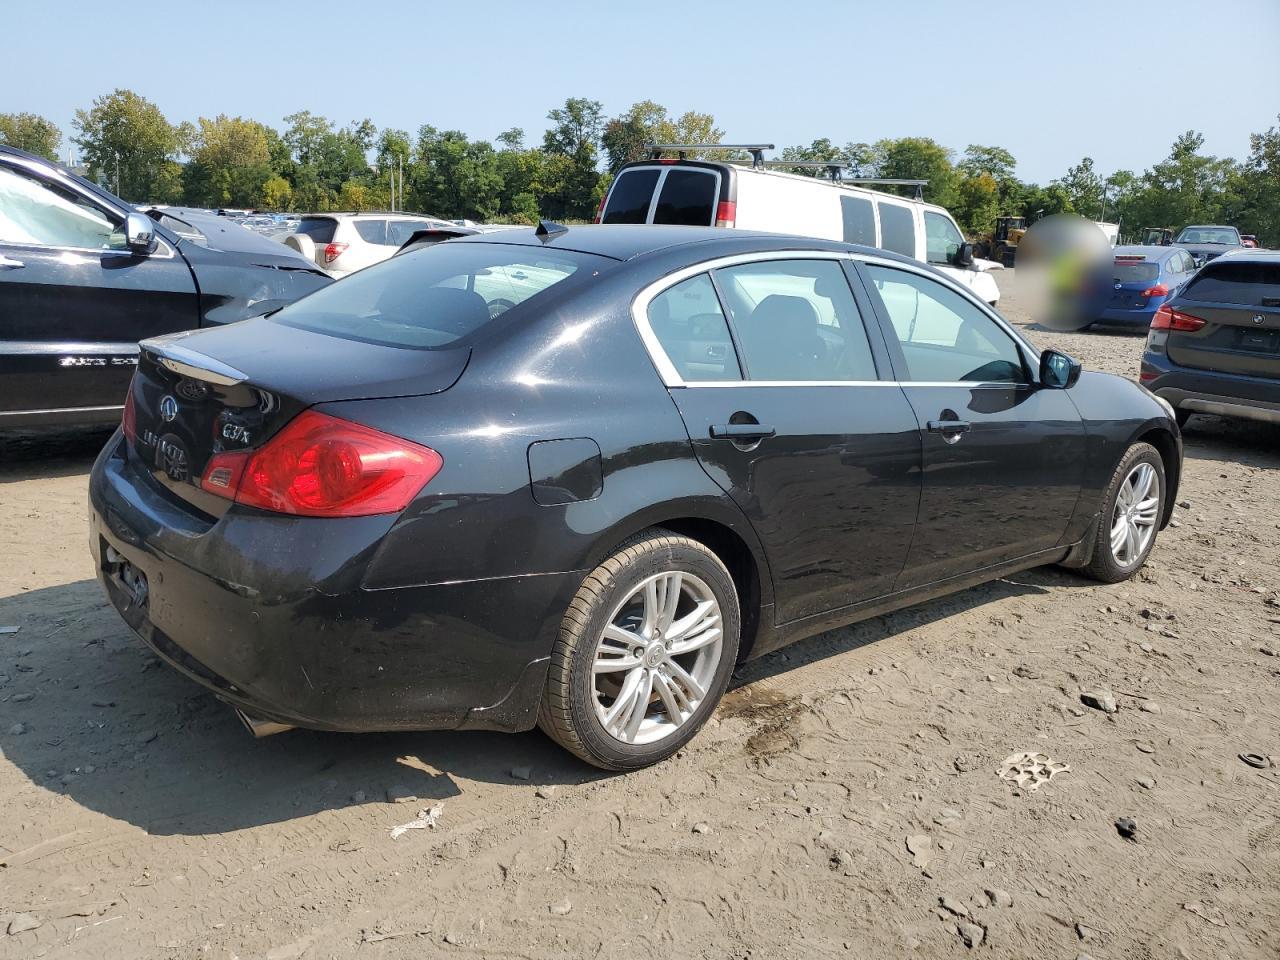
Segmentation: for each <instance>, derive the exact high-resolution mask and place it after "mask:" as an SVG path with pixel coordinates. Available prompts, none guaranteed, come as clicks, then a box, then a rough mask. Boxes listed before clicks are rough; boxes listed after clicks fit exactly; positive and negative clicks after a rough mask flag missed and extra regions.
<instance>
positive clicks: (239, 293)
mask: <svg viewBox="0 0 1280 960" xmlns="http://www.w3.org/2000/svg"><path fill="white" fill-rule="evenodd" d="M188 219H189V220H190V221H191V225H192V226H195V227H197V228H198V229H199V230H200V232H201V233H203V234H205V236H206V237H207V242H198V241H195V240H191V239H180V240H179V241H178V249H179V250H180V251H181V253H182V255H183V257H185V258H186V261H187V263H188V264H189V265H190V266H191V272H192V273H194V274H195V278H196V283H197V285H198V286H199V288H200V315H201V318H202V319H201V324H202V325H204V324H220V323H234V322H236V321H237V320H245V319H248V318H249V317H256V316H261V315H262V314H264V313H270V312H271V311H273V310H278V309H280V308H281V307H287V306H288V305H289V304H291V303H293V302H294V301H295V300H297V299H299V298H300V297H304V296H306V295H307V294H308V293H311V292H312V291H313V290H318V289H320V288H321V287H324V286H328V285H329V284H330V283H332V282H333V278H332V277H331V276H329V275H328V274H327V273H325V272H324V271H323V270H321V269H320V268H319V267H317V266H316V265H315V264H314V263H312V262H311V261H310V260H307V259H306V258H305V257H302V256H299V255H298V254H297V252H296V251H294V250H292V249H290V248H289V247H286V246H285V245H284V244H282V243H276V242H275V241H274V240H268V239H267V238H266V237H260V236H258V235H257V234H255V233H253V232H252V231H250V230H246V229H244V228H243V227H241V226H239V225H238V224H234V223H225V221H224V222H223V223H222V224H218V223H217V221H218V220H220V219H221V218H219V217H205V218H203V219H204V220H212V221H214V223H212V224H210V225H207V226H206V224H204V223H202V222H200V221H201V218H197V217H194V216H192V217H190V218H188V217H183V220H184V221H186V220H188Z"/></svg>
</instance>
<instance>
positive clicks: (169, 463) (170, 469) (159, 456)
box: [156, 434, 190, 483]
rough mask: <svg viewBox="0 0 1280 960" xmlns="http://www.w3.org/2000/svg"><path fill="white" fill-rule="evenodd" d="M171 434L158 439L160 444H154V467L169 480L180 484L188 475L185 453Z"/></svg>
mask: <svg viewBox="0 0 1280 960" xmlns="http://www.w3.org/2000/svg"><path fill="white" fill-rule="evenodd" d="M170 437H172V434H169V435H166V436H163V437H161V438H160V442H159V443H158V444H156V466H157V467H159V468H160V469H161V470H162V471H163V472H164V473H165V475H166V476H168V478H169V479H170V480H175V481H177V482H179V483H180V482H182V481H183V480H186V479H187V477H188V476H189V475H190V470H189V468H188V466H187V451H186V450H184V449H183V448H182V444H181V443H179V442H178V438H177V437H172V439H170Z"/></svg>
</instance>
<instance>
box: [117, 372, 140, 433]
mask: <svg viewBox="0 0 1280 960" xmlns="http://www.w3.org/2000/svg"><path fill="white" fill-rule="evenodd" d="M120 430H121V432H122V433H123V434H124V435H125V436H126V437H127V438H129V439H130V440H137V439H138V412H137V411H136V410H135V409H134V408H133V381H132V380H130V381H129V392H128V393H126V394H125V395H124V414H123V415H122V416H121V417H120Z"/></svg>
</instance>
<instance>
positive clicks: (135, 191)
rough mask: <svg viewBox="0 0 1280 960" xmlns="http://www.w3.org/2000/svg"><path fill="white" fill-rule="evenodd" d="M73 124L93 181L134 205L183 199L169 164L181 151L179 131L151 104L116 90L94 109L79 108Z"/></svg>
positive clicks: (100, 100) (96, 104)
mask: <svg viewBox="0 0 1280 960" xmlns="http://www.w3.org/2000/svg"><path fill="white" fill-rule="evenodd" d="M72 126H74V127H75V129H76V131H77V133H78V136H76V137H74V138H73V139H74V141H75V142H76V143H77V144H78V145H79V146H80V149H81V151H82V152H83V155H84V159H85V162H86V163H87V164H88V166H89V175H90V176H91V177H93V178H95V179H100V180H102V181H104V182H106V183H108V184H109V185H110V186H111V187H112V188H113V189H114V190H115V192H116V193H117V194H119V195H120V196H121V197H123V198H124V199H126V200H130V201H133V202H139V201H154V202H166V201H172V200H175V199H178V197H179V196H180V189H181V186H180V183H181V181H180V177H179V176H175V172H174V170H173V168H171V167H170V166H169V164H171V163H173V162H174V157H175V156H176V154H177V152H178V148H179V137H178V133H177V131H176V130H175V129H174V128H173V127H172V126H171V125H170V124H169V121H167V120H166V119H165V117H164V114H163V113H161V112H160V108H159V107H157V106H156V105H155V104H154V103H152V102H151V101H150V100H147V99H146V98H145V97H141V96H139V95H138V94H136V93H134V92H133V91H132V90H116V91H115V92H114V93H110V94H107V95H106V96H102V97H99V98H98V99H96V100H94V101H93V106H92V107H90V108H89V109H88V110H77V111H76V118H75V120H74V121H73V123H72Z"/></svg>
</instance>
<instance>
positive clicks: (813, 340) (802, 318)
mask: <svg viewBox="0 0 1280 960" xmlns="http://www.w3.org/2000/svg"><path fill="white" fill-rule="evenodd" d="M716 283H717V284H718V285H719V287H720V290H721V292H722V293H723V294H724V299H725V304H726V306H728V308H729V314H730V316H731V317H732V318H733V329H734V331H735V332H736V333H737V334H738V344H739V346H740V347H741V348H742V361H743V363H744V365H745V366H746V368H747V376H748V378H749V379H751V380H790V381H806V380H807V381H814V380H818V381H832V380H846V381H847V380H874V379H876V366H875V361H874V360H873V359H872V357H871V346H870V344H869V343H868V342H867V332H866V330H865V328H864V327H863V325H862V317H861V315H860V314H859V313H858V305H857V303H856V302H855V301H854V299H853V293H852V291H850V289H849V281H848V280H847V279H846V278H845V275H844V271H843V270H842V269H841V267H840V264H839V263H837V262H836V261H834V260H766V261H762V262H760V263H746V264H743V265H742V266H737V267H725V268H723V269H720V270H717V271H716Z"/></svg>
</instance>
